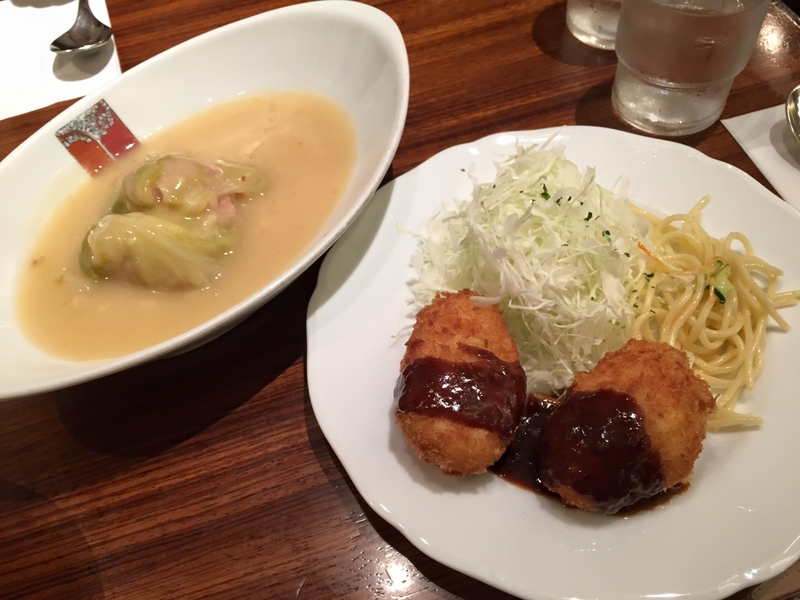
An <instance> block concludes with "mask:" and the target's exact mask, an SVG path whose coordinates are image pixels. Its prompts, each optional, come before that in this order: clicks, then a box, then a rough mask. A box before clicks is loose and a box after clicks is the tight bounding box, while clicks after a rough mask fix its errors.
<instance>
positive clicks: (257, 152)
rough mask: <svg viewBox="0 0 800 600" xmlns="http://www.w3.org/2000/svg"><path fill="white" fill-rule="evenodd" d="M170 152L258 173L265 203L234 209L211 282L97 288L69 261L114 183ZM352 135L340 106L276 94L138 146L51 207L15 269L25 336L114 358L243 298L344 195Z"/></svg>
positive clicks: (282, 264) (301, 247)
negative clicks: (228, 244)
mask: <svg viewBox="0 0 800 600" xmlns="http://www.w3.org/2000/svg"><path fill="white" fill-rule="evenodd" d="M176 153H177V154H181V155H185V156H188V157H191V158H196V159H225V160H228V161H235V162H239V163H246V164H249V165H252V166H254V167H257V168H258V169H260V170H261V171H262V172H263V173H264V175H265V176H266V178H267V182H268V184H267V187H266V192H265V194H264V196H262V197H259V198H254V199H252V200H248V201H246V202H244V203H242V205H241V206H239V207H238V216H237V227H238V239H237V242H236V245H235V248H234V250H233V251H232V252H230V253H228V254H227V255H226V256H224V257H223V259H222V260H223V261H224V264H223V265H222V271H221V273H222V275H221V276H220V277H219V278H218V279H216V280H215V281H214V282H213V283H212V284H211V285H210V286H209V287H207V288H205V289H193V290H181V291H152V290H149V289H146V288H145V287H141V286H136V285H133V284H130V283H125V282H120V281H112V280H99V281H96V280H94V279H92V278H90V277H88V276H87V275H85V274H84V272H83V271H82V270H81V268H80V266H79V263H78V255H79V251H80V249H81V244H82V242H83V239H84V236H85V235H86V233H87V231H88V230H89V228H90V227H92V226H93V225H94V224H95V223H97V221H98V220H99V219H100V218H102V217H103V216H104V215H106V214H107V213H108V211H109V207H110V206H111V204H112V202H113V201H114V198H115V196H116V193H117V190H118V189H119V187H120V182H121V180H122V177H123V176H124V175H125V174H126V173H128V172H131V171H132V170H134V169H136V168H137V167H138V166H139V165H141V164H143V163H144V162H146V161H147V160H148V159H149V158H153V157H154V156H160V155H165V154H176ZM355 157H356V139H355V130H354V128H353V125H352V122H351V120H350V118H349V116H348V115H347V113H346V112H345V111H344V109H343V108H341V107H340V106H338V105H337V104H335V103H334V102H332V101H331V100H329V99H327V98H324V97H321V96H316V95H312V94H308V93H300V92H286V93H280V94H276V95H271V96H268V97H249V98H243V99H239V100H235V101H231V102H228V103H224V104H221V105H219V106H216V107H213V108H211V109H209V110H206V111H204V112H202V113H200V114H197V115H194V116H192V117H190V118H189V119H187V120H186V121H184V122H182V123H180V124H178V125H176V126H174V127H171V128H169V129H168V130H165V131H163V132H160V133H158V134H156V135H154V136H152V137H151V138H148V139H147V140H146V141H144V142H143V143H142V144H141V145H140V146H139V147H138V148H137V149H136V150H134V151H131V152H130V153H128V154H127V155H125V157H124V158H123V159H122V160H119V161H117V162H115V163H114V164H113V165H112V166H111V167H109V168H106V169H105V170H104V172H103V173H102V174H101V175H100V176H98V177H95V178H92V179H91V180H90V181H87V182H86V183H85V184H83V185H82V186H81V187H80V188H78V189H77V190H75V191H74V192H73V193H72V194H71V195H70V196H69V197H68V198H66V200H65V201H64V202H63V203H61V204H59V206H58V207H57V208H56V210H55V211H54V212H53V214H52V216H51V217H50V219H49V220H48V222H47V223H46V224H45V226H44V227H43V229H42V231H41V233H40V235H39V238H38V240H37V242H36V244H35V246H34V250H33V252H32V254H31V255H30V258H29V260H28V262H27V263H26V267H25V268H24V270H23V271H22V273H21V276H20V283H19V290H18V296H17V308H18V310H17V312H18V315H19V321H20V323H21V326H22V329H23V331H24V332H25V333H26V335H27V336H28V337H29V338H30V340H31V341H32V342H33V343H34V344H36V345H37V346H39V347H40V348H42V349H43V350H45V351H46V352H48V353H51V354H53V355H56V356H59V357H63V358H68V359H75V360H84V359H98V358H111V357H115V356H121V355H124V354H127V353H130V352H134V351H137V350H141V349H143V348H146V347H148V346H151V345H153V344H156V343H158V342H162V341H164V340H167V339H169V338H171V337H173V336H175V335H178V334H181V333H183V332H185V331H188V330H189V329H191V328H193V327H195V326H197V325H200V324H201V323H203V322H204V321H207V320H208V319H210V318H212V317H214V316H215V315H217V314H219V313H221V312H223V311H224V310H226V309H228V308H230V307H231V306H233V305H235V304H236V303H238V302H240V301H241V300H244V299H245V298H247V297H248V296H250V295H251V294H253V293H254V292H256V291H257V290H259V289H260V288H262V287H264V286H265V285H266V284H268V283H269V282H270V281H272V280H273V279H275V278H276V277H277V276H278V275H280V274H281V273H282V272H283V271H284V270H285V269H287V268H288V267H289V266H291V264H292V263H293V262H294V261H295V260H296V259H297V258H298V257H299V256H300V255H301V254H302V253H303V252H304V251H305V250H306V249H307V248H308V247H309V245H310V244H311V242H312V240H313V239H314V238H315V236H316V235H317V234H318V233H319V232H320V230H321V229H322V227H323V225H324V224H325V222H326V221H327V220H328V218H329V217H330V215H331V213H332V211H333V209H334V207H335V205H336V204H337V202H338V201H339V198H340V197H341V195H342V193H343V192H344V189H345V188H346V186H347V184H348V181H349V178H350V174H351V171H352V169H353V165H354V162H355Z"/></svg>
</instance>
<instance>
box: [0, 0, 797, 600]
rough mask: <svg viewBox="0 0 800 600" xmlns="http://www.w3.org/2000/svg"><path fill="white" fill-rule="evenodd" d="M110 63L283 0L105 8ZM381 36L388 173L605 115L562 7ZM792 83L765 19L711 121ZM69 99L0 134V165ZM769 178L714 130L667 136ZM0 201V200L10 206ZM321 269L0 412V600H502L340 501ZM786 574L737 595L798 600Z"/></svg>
mask: <svg viewBox="0 0 800 600" xmlns="http://www.w3.org/2000/svg"><path fill="white" fill-rule="evenodd" d="M108 4H109V9H110V14H111V19H112V24H113V26H114V31H115V34H116V41H117V44H118V49H119V56H120V60H121V62H122V68H123V70H127V69H130V68H131V67H133V66H134V65H137V64H138V63H140V62H142V61H143V60H146V59H147V58H149V57H151V56H153V55H155V54H157V53H159V52H161V51H163V50H166V49H167V48H170V47H171V46H174V45H175V44H178V43H180V42H182V41H184V40H187V39H189V38H191V37H194V36H196V35H197V34H200V33H203V32H205V31H208V30H210V29H212V28H215V27H218V26H220V25H223V24H225V23H229V22H231V21H235V20H238V19H241V18H243V17H247V16H250V15H254V14H256V13H259V12H262V11H265V10H268V9H271V8H276V7H278V6H281V5H285V4H290V2H287V1H280V0H237V1H236V2H232V1H231V0H172V1H171V2H157V1H155V0H149V1H141V2H129V1H126V0H108ZM372 4H374V5H376V6H378V7H379V8H381V9H383V10H384V11H386V12H387V13H389V14H390V15H391V16H392V17H393V18H394V19H395V20H396V21H397V23H398V24H399V26H400V29H401V30H402V31H403V33H404V36H405V40H406V44H407V46H408V54H409V60H410V63H411V101H410V106H409V110H408V121H407V124H406V130H405V134H404V136H403V140H402V143H401V144H400V148H399V150H398V152H397V156H396V157H395V159H394V162H393V164H392V171H391V175H393V176H398V175H401V174H402V173H405V172H406V171H408V170H409V169H411V168H413V167H415V166H416V165H418V164H419V163H420V162H422V161H424V160H425V159H426V158H428V157H430V156H432V155H433V154H435V153H436V152H438V151H439V150H442V149H444V148H447V147H449V146H452V145H454V144H458V143H462V142H466V141H469V140H473V139H475V138H478V137H481V136H483V135H486V134H489V133H493V132H497V131H502V130H513V129H534V128H540V127H549V126H553V125H561V124H574V123H578V124H581V125H601V126H605V127H612V128H616V129H626V127H625V126H624V125H623V124H622V123H621V122H620V121H619V120H618V119H617V117H616V116H615V115H614V113H613V111H612V108H611V102H610V99H609V98H610V90H611V82H612V79H613V76H614V67H615V61H616V59H615V56H614V53H613V52H601V51H597V50H594V49H591V48H588V47H586V46H583V45H581V44H580V43H578V42H577V41H575V40H574V39H573V38H571V37H570V35H569V34H568V33H567V31H566V28H565V25H564V13H565V7H564V6H565V5H564V2H563V1H562V2H555V3H553V2H552V0H524V1H523V0H459V1H457V2H456V1H450V2H442V1H436V0H413V1H412V0H375V1H374V2H372ZM798 82H800V25H798V21H797V17H796V16H795V15H794V14H793V13H792V12H791V11H788V10H787V9H786V8H785V7H784V6H783V5H781V4H775V5H773V6H772V7H771V9H770V11H769V14H768V16H767V19H766V22H765V25H764V27H763V29H762V31H761V36H760V38H759V41H758V45H757V47H756V50H755V53H754V55H753V59H752V61H751V62H750V64H749V65H748V67H747V68H746V69H745V71H744V72H743V73H742V74H741V75H740V76H739V77H738V79H737V80H736V83H735V85H734V88H733V91H732V92H731V95H730V98H729V100H728V104H727V106H726V109H725V113H724V115H723V116H725V117H730V116H735V115H739V114H743V113H746V112H750V111H753V110H756V109H761V108H766V107H769V106H774V105H776V104H779V103H782V102H783V100H784V99H785V97H786V95H787V93H788V92H789V90H790V89H791V88H792V87H793V86H794V85H795V84H796V83H798ZM68 104H69V103H61V104H59V105H57V106H53V107H50V108H47V109H43V110H39V111H37V112H34V113H31V114H27V115H23V116H19V117H16V118H12V119H8V120H6V121H0V159H2V158H3V157H5V156H6V155H7V154H8V153H9V152H10V151H11V150H13V149H14V148H15V147H16V146H17V145H18V144H19V143H20V142H22V141H23V140H24V139H25V138H26V137H28V136H29V135H30V134H32V133H33V132H34V131H35V130H36V129H37V128H38V127H39V126H41V125H42V124H43V123H45V122H46V121H48V120H49V119H50V118H52V117H53V116H55V115H56V114H57V113H58V112H60V111H61V110H63V109H64V108H65V107H66V106H67V105H68ZM682 141H683V142H684V143H686V144H689V145H691V146H694V147H697V148H699V149H700V150H702V151H703V152H705V153H706V154H708V155H710V156H712V157H714V158H718V159H721V160H723V161H726V162H728V163H731V164H733V165H735V166H737V167H739V168H741V169H743V170H744V171H746V172H747V173H749V174H751V175H753V176H754V177H755V178H756V179H757V180H759V181H760V182H761V183H763V184H765V185H767V186H768V187H769V184H768V183H767V182H766V181H765V180H764V178H763V176H762V175H761V174H760V173H759V172H758V171H757V170H756V168H755V166H754V165H753V164H752V162H751V161H750V160H749V159H748V158H747V156H746V155H745V153H744V152H743V151H742V150H741V148H740V147H739V146H738V145H737V144H736V142H735V141H734V140H733V138H732V137H731V136H730V135H729V134H728V133H727V131H726V130H725V129H724V128H723V127H722V125H720V124H719V123H717V124H715V125H714V126H713V127H711V128H710V129H709V130H707V131H704V132H702V133H700V134H697V135H694V136H692V137H690V138H687V139H684V140H682ZM3 201H4V202H8V201H11V200H10V199H8V198H5V199H3ZM317 270H318V265H315V267H314V268H312V269H310V270H309V271H308V272H307V273H306V274H305V275H304V276H302V277H301V278H300V279H299V280H298V281H297V282H296V283H294V284H293V285H292V286H291V287H290V288H289V289H287V290H286V291H285V292H283V293H282V294H281V295H280V296H279V297H278V298H276V299H275V300H273V301H272V302H270V303H269V305H267V306H266V307H265V308H263V309H262V310H260V311H259V312H258V313H257V314H255V315H254V316H253V317H252V318H250V319H249V320H248V321H246V322H245V323H243V324H242V325H240V326H238V327H237V328H236V329H235V330H233V331H231V332H230V333H228V334H226V335H225V336H223V337H222V338H220V339H217V340H216V341H214V342H212V343H210V344H208V345H206V346H204V347H202V348H200V349H199V350H195V351H194V352H191V353H189V354H187V355H184V356H179V357H177V358H172V359H169V360H164V361H160V362H156V363H154V364H150V365H147V366H144V367H141V368H137V369H133V370H130V371H128V372H125V373H121V374H118V375H114V376H111V377H107V378H105V379H102V380H100V381H95V382H92V383H88V384H86V385H81V386H78V387H75V388H72V389H68V390H63V391H59V392H56V393H52V394H45V395H42V396H37V397H32V398H26V399H20V400H13V401H9V402H5V403H0V597H2V598H23V597H35V598H119V599H135V600H141V599H156V598H200V597H204V598H205V597H209V598H210V597H214V598H354V599H355V598H358V599H370V598H411V597H413V598H415V599H418V600H422V599H423V598H464V599H478V598H481V599H483V598H487V599H491V598H509V596H507V595H506V594H503V593H501V592H498V591H496V590H494V589H492V588H490V587H488V586H486V585H484V584H482V583H479V582H477V581H475V580H473V579H471V578H469V577H466V576H463V575H461V574H459V573H457V572H455V571H452V570H450V569H448V568H446V567H444V566H442V565H440V564H438V563H436V562H434V561H432V560H431V559H429V558H427V557H426V556H425V555H423V554H422V553H420V552H419V551H418V550H416V549H415V548H414V547H413V546H412V545H411V544H410V543H409V542H408V541H406V540H405V538H404V537H403V536H402V535H401V534H400V533H399V532H398V531H396V530H395V529H393V528H392V527H391V526H389V525H388V524H386V523H385V522H384V521H383V520H382V519H381V518H379V517H378V516H377V515H376V513H375V512H374V511H372V510H371V509H370V508H369V507H368V506H367V504H366V503H365V502H364V500H363V499H362V498H361V497H360V496H359V495H358V493H357V492H356V491H355V489H354V488H353V485H352V483H351V481H350V479H349V478H348V476H347V474H346V473H345V471H344V469H343V468H342V465H341V464H340V463H339V461H338V460H337V458H336V456H334V454H333V452H332V451H331V448H330V446H328V444H327V443H326V441H325V438H324V437H323V436H322V433H321V432H320V428H319V426H318V424H317V422H316V420H315V418H314V413H313V411H312V409H311V404H310V402H309V398H308V393H307V389H306V385H305V371H304V352H305V313H306V306H307V303H308V299H309V297H310V295H311V293H312V291H313V289H314V285H315V280H316V276H317ZM798 590H800V569H798V567H797V566H795V567H794V569H792V570H790V571H789V572H788V574H786V575H784V576H783V577H782V578H779V579H778V580H777V581H771V582H768V583H766V584H764V585H762V586H760V587H759V588H758V589H757V590H755V591H754V590H750V591H747V592H742V593H740V594H737V595H736V596H735V597H736V598H737V599H740V600H741V599H744V598H752V599H758V600H778V599H779V598H781V599H789V598H793V599H794V598H798V597H799V596H800V592H798Z"/></svg>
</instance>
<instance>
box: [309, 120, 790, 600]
mask: <svg viewBox="0 0 800 600" xmlns="http://www.w3.org/2000/svg"><path fill="white" fill-rule="evenodd" d="M555 131H557V130H555V129H550V130H541V131H530V132H518V133H506V134H499V135H492V136H489V137H486V138H484V139H481V140H478V141H477V142H475V143H472V144H465V145H462V146H457V147H455V148H451V149H449V150H445V151H444V152H441V153H440V154H438V155H436V156H434V157H433V158H431V159H430V160H428V161H426V162H425V163H423V164H422V165H420V166H419V167H417V168H416V169H414V170H413V171H411V172H409V173H407V174H405V175H403V176H402V177H400V178H398V179H397V180H395V181H394V182H392V183H390V184H388V185H387V186H385V187H383V188H382V189H381V190H379V191H378V193H377V194H376V195H375V196H374V197H373V199H372V200H371V202H370V204H369V206H368V208H367V209H366V210H365V211H364V212H363V213H362V215H361V216H360V217H359V219H358V221H357V222H356V223H355V224H354V226H353V227H352V228H351V229H349V230H348V231H347V233H346V234H345V235H344V236H343V237H342V238H341V239H340V240H339V242H338V243H337V244H336V245H335V246H334V247H333V248H332V249H331V251H330V253H329V254H328V256H327V258H326V259H325V262H324V264H323V266H322V269H321V271H320V274H319V283H318V285H317V289H316V292H315V293H314V296H313V298H312V300H311V304H310V306H309V310H308V323H307V328H308V358H307V365H308V366H307V376H308V387H309V393H310V396H311V402H312V404H313V407H314V412H315V414H316V416H317V420H318V421H319V424H320V426H321V427H322V430H323V432H324V433H325V436H326V437H327V439H328V441H329V442H330V444H331V446H332V447H333V449H334V451H335V452H336V454H337V456H338V457H339V459H340V460H341V461H342V464H343V465H344V467H345V469H346V470H347V472H348V474H349V475H350V477H351V478H352V480H353V482H354V484H355V485H356V487H357V488H358V490H359V492H360V493H361V495H362V496H363V497H364V498H365V499H366V500H367V502H369V504H370V506H372V507H373V508H374V509H375V510H376V511H377V513H378V514H380V515H381V516H382V517H383V518H385V519H386V520H387V521H389V522H390V523H391V524H393V525H394V526H395V527H397V528H398V529H399V530H400V531H401V532H403V534H404V535H405V536H406V537H408V539H409V540H410V541H411V542H412V543H413V544H414V545H415V546H417V547H418V548H419V549H420V550H422V551H423V552H425V553H426V554H428V555H429V556H431V557H432V558H434V559H436V560H438V561H440V562H442V563H444V564H446V565H448V566H450V567H452V568H454V569H458V570H459V571H461V572H463V573H466V574H468V575H471V576H473V577H475V578H477V579H480V580H482V581H484V582H486V583H489V584H491V585H493V586H495V587H497V588H500V589H502V590H505V591H508V592H510V593H512V594H515V595H517V596H520V597H522V598H531V599H537V600H543V599H555V598H564V599H566V598H581V599H589V598H591V599H597V600H625V599H633V598H693V599H704V600H711V599H717V598H725V597H727V596H729V595H731V594H733V593H734V592H736V591H737V590H739V589H741V588H744V587H747V586H750V585H753V584H756V583H758V582H760V581H763V580H765V579H767V578H770V577H772V576H774V575H777V574H778V573H779V572H781V571H782V570H784V569H786V568H787V567H788V566H790V565H791V564H792V563H793V562H794V561H795V559H796V558H797V557H798V554H800V477H798V474H799V473H800V435H798V426H800V401H798V400H797V398H796V397H795V396H796V381H797V375H796V370H797V367H796V362H797V357H798V356H800V335H798V333H797V330H798V329H800V309H795V308H791V309H787V310H785V311H783V315H784V316H785V317H786V318H787V320H788V321H789V322H790V323H791V325H792V327H793V328H794V330H793V331H792V332H790V333H786V334H784V333H781V332H778V331H771V332H770V333H769V335H768V338H767V347H766V364H765V368H764V371H763V374H762V375H761V378H760V379H759V381H758V383H757V386H756V389H755V390H754V392H752V393H748V394H747V395H746V397H745V399H744V405H745V408H746V409H748V410H751V411H753V412H754V413H756V414H759V415H762V416H763V417H764V425H763V427H761V428H760V429H758V430H754V431H746V432H737V433H717V434H710V435H709V437H708V438H707V440H706V443H705V449H704V450H703V453H702V454H701V456H700V458H699V459H698V461H697V463H696V465H695V473H694V476H693V478H692V484H691V487H690V488H689V490H688V491H687V492H686V493H683V494H680V495H677V496H674V497H673V498H672V499H671V500H670V501H669V502H668V503H666V504H663V505H661V506H659V507H657V508H655V509H653V510H650V511H644V512H640V513H638V514H634V515H630V516H627V517H609V516H601V515H595V514H590V513H586V512H582V511H578V510H573V509H567V508H564V507H563V506H561V505H560V504H559V503H558V502H556V501H554V500H553V499H551V498H549V497H543V496H540V495H537V494H533V493H531V492H528V491H525V490H523V489H520V488H518V487H515V486H513V485H510V484H508V483H506V482H504V481H502V480H501V479H499V478H497V477H495V476H494V475H491V474H487V475H484V476H479V477H472V478H469V479H455V478H447V477H445V476H443V475H442V474H441V473H440V472H439V470H438V469H435V468H433V467H429V466H428V465H425V464H423V463H422V462H420V461H419V460H418V459H417V458H416V457H415V456H414V455H413V453H412V452H411V450H410V449H409V448H408V447H407V446H406V444H405V442H404V440H403V437H402V434H401V433H400V431H399V430H398V428H397V427H396V426H395V424H394V418H393V398H392V391H393V388H394V385H395V382H396V380H397V377H398V374H399V364H400V359H401V357H402V355H403V351H404V346H403V344H404V342H405V340H406V338H407V335H408V329H407V328H408V326H409V325H411V324H412V323H413V316H412V314H411V312H410V310H409V307H408V301H409V300H410V298H411V295H410V293H409V291H408V286H407V283H408V282H409V280H411V279H412V277H413V270H412V269H411V268H410V266H409V259H410V258H411V255H412V254H413V253H414V251H415V248H416V243H415V239H414V238H413V237H412V236H411V235H409V234H406V233H403V232H402V229H414V228H417V227H419V226H420V225H422V224H423V223H424V222H426V221H427V219H428V218H430V217H431V216H432V215H433V214H434V212H435V211H436V210H437V209H438V208H439V206H440V205H441V204H442V202H445V201H448V200H450V199H452V198H454V197H459V198H468V197H469V195H470V193H471V184H470V181H469V179H468V177H467V175H466V174H465V173H463V172H462V169H468V168H469V167H470V166H471V165H473V164H474V165H475V175H476V176H477V178H478V179H479V181H488V180H491V179H493V177H494V172H495V169H494V161H495V160H497V159H498V158H499V157H501V156H505V155H508V154H510V153H511V152H512V151H513V149H514V144H515V143H516V142H517V141H519V142H521V143H522V144H524V145H528V144H531V143H539V142H542V141H544V140H545V139H546V138H547V137H549V136H550V135H551V134H552V133H554V132H555ZM556 142H557V143H560V144H563V145H564V146H565V147H566V155H567V157H568V158H569V159H570V160H572V161H573V162H575V163H577V164H578V165H579V166H582V167H585V166H595V167H596V168H597V180H598V182H599V183H600V184H601V185H603V186H606V187H611V186H613V185H614V184H615V182H616V181H617V179H618V178H619V177H621V176H624V177H628V178H630V180H631V187H630V197H631V199H632V200H633V201H634V202H635V203H637V204H639V205H641V206H643V207H646V208H650V209H652V210H655V211H657V212H659V213H662V214H669V213H675V212H684V211H685V210H687V209H688V208H690V207H691V206H692V205H693V204H694V203H695V202H696V201H697V200H698V199H699V198H700V197H701V196H703V195H704V194H711V195H712V197H713V200H712V202H711V204H710V206H708V208H707V209H706V210H705V215H704V223H705V225H706V227H707V229H708V230H709V231H710V232H711V233H712V234H716V235H722V234H725V233H727V232H729V231H731V230H740V231H742V232H744V233H745V234H746V235H748V236H749V237H750V239H751V240H752V241H753V244H754V246H755V249H756V252H757V253H758V254H759V255H760V256H761V257H763V258H764V259H766V260H768V261H770V262H772V263H773V264H776V265H778V266H780V267H782V268H783V269H784V270H785V280H784V282H783V284H784V285H783V287H784V289H791V288H798V287H800V244H798V242H797V240H798V236H800V216H798V214H797V213H795V212H794V211H793V210H792V209H791V208H789V207H788V206H786V205H785V204H784V203H783V202H781V200H780V199H779V198H777V197H776V196H774V195H773V194H771V193H770V192H768V191H767V190H766V189H764V188H763V187H762V186H761V185H759V184H758V183H757V182H756V181H754V180H753V179H752V178H751V177H749V176H748V175H746V174H744V173H742V172H741V171H739V170H737V169H735V168H733V167H731V166H730V165H727V164H724V163H721V162H718V161H716V160H712V159H710V158H708V157H707V156H705V155H703V154H702V153H700V152H698V151H697V150H694V149H692V148H689V147H686V146H683V145H679V144H676V143H672V142H665V141H660V140H654V139H649V138H644V137H640V136H635V135H631V134H627V133H622V132H618V131H613V130H607V129H599V128H593V127H565V128H563V129H562V130H561V132H560V133H559V134H558V137H557V140H556Z"/></svg>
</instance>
